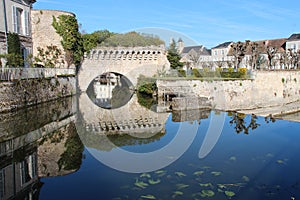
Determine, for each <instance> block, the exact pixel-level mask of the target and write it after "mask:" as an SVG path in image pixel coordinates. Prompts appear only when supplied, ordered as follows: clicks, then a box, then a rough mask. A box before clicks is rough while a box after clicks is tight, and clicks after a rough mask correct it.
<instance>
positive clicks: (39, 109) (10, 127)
mask: <svg viewBox="0 0 300 200" xmlns="http://www.w3.org/2000/svg"><path fill="white" fill-rule="evenodd" d="M74 98H75V97H73V98H72V97H69V98H63V99H60V100H57V101H52V102H47V103H43V104H39V105H35V106H31V107H28V108H26V109H24V110H17V111H14V112H7V113H1V114H0V141H2V140H3V137H5V138H13V137H17V136H20V135H23V134H27V133H29V132H31V131H34V130H37V129H40V128H42V127H43V126H45V125H47V124H49V123H52V122H54V121H61V119H66V118H68V117H70V116H72V115H74V114H75V113H76V110H75V106H74V102H73V101H74V100H75V99H74Z"/></svg>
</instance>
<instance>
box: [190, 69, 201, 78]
mask: <svg viewBox="0 0 300 200" xmlns="http://www.w3.org/2000/svg"><path fill="white" fill-rule="evenodd" d="M192 72H193V75H194V76H195V77H197V78H199V77H202V76H201V74H200V72H199V70H198V69H196V68H193V69H192Z"/></svg>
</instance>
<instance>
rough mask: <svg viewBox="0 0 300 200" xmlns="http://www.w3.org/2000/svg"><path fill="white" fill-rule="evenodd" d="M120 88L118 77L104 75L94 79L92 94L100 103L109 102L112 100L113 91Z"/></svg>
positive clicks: (115, 75)
mask: <svg viewBox="0 0 300 200" xmlns="http://www.w3.org/2000/svg"><path fill="white" fill-rule="evenodd" d="M116 86H121V82H120V75H117V74H114V73H105V74H102V75H100V76H99V77H97V78H96V79H95V82H94V93H95V94H96V99H100V101H102V102H109V101H110V99H111V98H112V92H113V89H114V88H115V87H116Z"/></svg>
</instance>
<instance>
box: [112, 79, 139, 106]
mask: <svg viewBox="0 0 300 200" xmlns="http://www.w3.org/2000/svg"><path fill="white" fill-rule="evenodd" d="M120 81H121V84H120V85H117V86H116V87H115V88H114V89H113V91H112V98H111V100H110V102H111V108H119V107H122V106H123V105H125V104H126V103H127V102H129V100H130V99H131V97H132V95H133V92H134V91H132V90H131V89H130V86H131V85H128V81H127V80H125V78H124V77H123V76H121V79H120Z"/></svg>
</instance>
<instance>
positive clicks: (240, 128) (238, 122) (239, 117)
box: [229, 113, 260, 134]
mask: <svg viewBox="0 0 300 200" xmlns="http://www.w3.org/2000/svg"><path fill="white" fill-rule="evenodd" d="M231 117H232V119H231V120H230V122H229V123H230V125H233V124H234V125H235V127H234V129H235V131H236V133H241V132H244V133H245V134H249V130H250V129H251V130H254V129H256V128H257V127H259V126H260V124H258V123H257V122H256V120H257V116H256V115H254V114H252V115H251V120H250V123H249V125H248V126H247V125H246V124H247V122H246V121H245V118H246V115H245V114H241V113H231Z"/></svg>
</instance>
